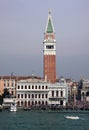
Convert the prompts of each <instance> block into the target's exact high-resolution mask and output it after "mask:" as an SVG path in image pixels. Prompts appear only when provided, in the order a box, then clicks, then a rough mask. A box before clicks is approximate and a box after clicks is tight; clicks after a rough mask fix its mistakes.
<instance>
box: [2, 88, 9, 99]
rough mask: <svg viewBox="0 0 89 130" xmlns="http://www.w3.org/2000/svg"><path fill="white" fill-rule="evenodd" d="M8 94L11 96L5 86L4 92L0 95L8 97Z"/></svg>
mask: <svg viewBox="0 0 89 130" xmlns="http://www.w3.org/2000/svg"><path fill="white" fill-rule="evenodd" d="M10 96H11V94H10V92H9V91H8V89H7V88H5V89H4V93H3V94H2V97H3V98H6V97H8V98H9V97H10Z"/></svg>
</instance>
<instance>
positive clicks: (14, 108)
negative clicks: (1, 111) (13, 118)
mask: <svg viewBox="0 0 89 130" xmlns="http://www.w3.org/2000/svg"><path fill="white" fill-rule="evenodd" d="M10 111H17V106H16V103H11V105H10Z"/></svg>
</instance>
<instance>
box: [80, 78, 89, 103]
mask: <svg viewBox="0 0 89 130" xmlns="http://www.w3.org/2000/svg"><path fill="white" fill-rule="evenodd" d="M81 101H84V102H85V101H87V102H89V79H86V80H83V88H82V89H81Z"/></svg>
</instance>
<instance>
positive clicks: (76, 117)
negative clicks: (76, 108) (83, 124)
mask: <svg viewBox="0 0 89 130" xmlns="http://www.w3.org/2000/svg"><path fill="white" fill-rule="evenodd" d="M65 118H66V119H72V120H78V119H79V117H78V116H65Z"/></svg>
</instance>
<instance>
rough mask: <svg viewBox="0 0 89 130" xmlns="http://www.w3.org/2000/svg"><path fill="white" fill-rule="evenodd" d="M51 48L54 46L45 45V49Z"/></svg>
mask: <svg viewBox="0 0 89 130" xmlns="http://www.w3.org/2000/svg"><path fill="white" fill-rule="evenodd" d="M53 48H54V46H53V45H47V46H46V49H53Z"/></svg>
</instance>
